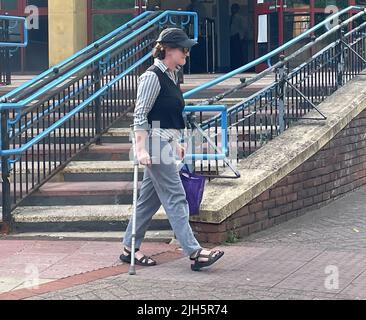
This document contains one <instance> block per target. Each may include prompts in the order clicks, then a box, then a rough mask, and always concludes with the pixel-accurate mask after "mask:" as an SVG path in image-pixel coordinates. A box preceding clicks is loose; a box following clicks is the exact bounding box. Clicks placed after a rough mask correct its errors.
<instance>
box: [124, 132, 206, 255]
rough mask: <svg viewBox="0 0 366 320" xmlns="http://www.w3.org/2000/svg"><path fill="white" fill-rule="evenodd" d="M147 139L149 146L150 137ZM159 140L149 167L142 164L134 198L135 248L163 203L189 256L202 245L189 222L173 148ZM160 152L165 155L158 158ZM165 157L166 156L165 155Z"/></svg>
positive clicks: (129, 237) (128, 235) (129, 233)
mask: <svg viewBox="0 0 366 320" xmlns="http://www.w3.org/2000/svg"><path fill="white" fill-rule="evenodd" d="M153 139H154V140H155V142H154V143H158V142H157V141H156V140H160V139H156V138H153ZM149 141H150V150H151V141H152V138H150V139H149ZM159 144H160V146H158V147H156V146H155V147H153V148H152V152H150V155H152V162H153V164H152V166H151V167H146V168H145V171H144V179H143V182H142V186H141V190H140V196H139V198H138V201H137V210H136V248H140V246H141V243H142V241H143V239H144V237H145V233H146V231H147V229H148V227H149V224H150V222H151V220H152V217H153V216H154V215H155V213H156V212H157V211H158V210H159V208H160V207H161V205H163V207H164V209H165V212H166V214H167V216H168V219H169V222H170V224H171V226H172V229H173V231H174V233H175V236H176V238H177V240H178V241H179V243H180V245H181V247H182V249H183V251H184V253H185V254H186V255H187V256H190V255H192V254H193V253H194V252H196V251H197V250H199V249H201V246H200V245H199V243H198V242H197V240H196V238H195V236H194V234H193V231H192V228H191V226H190V224H189V206H188V202H187V200H186V194H185V190H184V188H183V185H182V181H181V179H180V176H179V171H178V168H177V165H176V163H175V151H174V150H173V144H172V143H169V142H168V141H164V140H161V141H160V143H159ZM154 149H155V151H154ZM163 154H164V159H162V158H161V157H162V155H163ZM167 157H168V158H169V159H166V158H167ZM157 160H158V161H157ZM166 160H168V161H166ZM158 162H159V163H158ZM167 162H168V163H167ZM123 244H124V245H125V246H127V247H131V245H132V219H131V220H130V223H129V224H128V227H127V230H126V234H125V237H124V240H123Z"/></svg>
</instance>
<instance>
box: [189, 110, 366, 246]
mask: <svg viewBox="0 0 366 320" xmlns="http://www.w3.org/2000/svg"><path fill="white" fill-rule="evenodd" d="M364 184H366V110H365V111H363V112H362V113H361V114H360V115H359V116H358V117H357V118H355V119H354V120H352V121H351V122H350V123H349V125H348V126H347V127H346V128H344V129H343V130H342V131H341V132H340V133H338V135H337V136H336V137H334V139H332V140H331V141H330V142H329V143H328V144H327V145H325V146H324V147H323V148H322V149H321V150H320V151H319V152H318V153H317V154H315V155H314V156H312V157H311V158H310V159H308V160H307V161H306V162H304V163H303V164H302V165H300V166H299V167H298V168H297V169H296V170H294V171H293V172H291V173H290V174H289V175H288V176H286V177H285V178H284V179H282V180H281V181H279V182H278V183H276V184H275V185H274V186H273V187H271V188H270V189H269V190H267V191H265V192H264V193H262V194H261V195H260V196H258V197H257V198H255V199H254V200H252V201H251V202H250V203H248V204H247V205H246V206H244V207H243V208H241V209H240V210H239V211H237V212H236V213H234V214H233V215H232V216H230V217H229V218H228V219H227V220H225V221H224V222H223V223H221V224H207V223H199V222H192V228H193V230H194V231H195V232H197V238H198V239H199V241H202V242H210V243H222V242H225V241H226V240H227V239H228V236H229V235H230V234H235V236H237V237H244V236H247V235H249V234H251V233H253V232H257V231H260V230H263V229H266V228H268V227H271V226H273V225H275V224H278V223H281V222H284V221H286V220H288V219H291V218H294V217H297V216H299V215H302V214H304V213H306V212H308V211H311V210H314V209H317V208H320V207H321V206H324V205H326V204H328V203H329V202H331V201H334V200H335V199H337V198H339V197H341V196H342V195H344V194H346V193H347V192H350V191H352V190H355V189H356V188H358V187H360V186H362V185H364Z"/></svg>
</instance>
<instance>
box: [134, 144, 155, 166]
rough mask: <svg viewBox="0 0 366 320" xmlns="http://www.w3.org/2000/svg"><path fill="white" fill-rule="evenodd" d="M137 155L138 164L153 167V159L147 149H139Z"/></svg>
mask: <svg viewBox="0 0 366 320" xmlns="http://www.w3.org/2000/svg"><path fill="white" fill-rule="evenodd" d="M136 154H137V160H138V162H139V163H140V164H141V165H143V166H148V167H150V166H151V164H152V163H151V157H150V154H149V153H148V152H147V150H146V149H145V148H141V149H138V150H137V151H136Z"/></svg>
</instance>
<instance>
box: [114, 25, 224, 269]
mask: <svg viewBox="0 0 366 320" xmlns="http://www.w3.org/2000/svg"><path fill="white" fill-rule="evenodd" d="M196 44H197V42H195V41H194V40H191V39H189V38H188V36H187V34H186V33H185V32H184V31H183V30H181V29H178V28H168V29H165V30H163V31H162V32H161V34H160V36H159V38H158V40H157V44H156V46H155V48H154V50H153V57H154V58H155V61H154V64H153V65H152V66H151V67H150V68H149V69H148V70H147V71H146V72H145V73H144V74H143V75H142V76H141V77H140V78H139V83H138V90H137V100H136V109H135V113H134V134H135V139H136V154H137V160H138V161H139V163H140V164H142V165H144V166H145V171H144V179H143V182H142V186H141V190H140V196H139V199H138V202H137V210H136V248H137V249H136V258H135V263H136V265H142V266H155V265H156V261H154V260H153V259H151V258H150V257H147V256H145V255H144V254H143V253H141V252H140V250H139V248H140V246H141V243H142V241H143V239H144V237H145V233H146V230H147V228H148V226H149V224H150V222H151V219H152V217H153V216H154V214H155V213H156V212H157V211H158V210H159V208H160V206H161V205H163V207H164V209H165V212H166V214H167V216H168V219H169V222H170V224H171V226H172V228H173V231H174V233H175V235H176V238H177V239H178V241H179V243H180V245H181V247H182V249H183V251H184V253H185V254H186V255H187V257H189V258H190V260H192V261H194V264H192V267H191V268H192V270H194V271H199V270H200V269H201V268H204V267H208V266H211V265H212V264H214V263H215V262H216V261H217V260H219V259H220V258H221V257H222V256H223V255H224V252H222V251H219V250H216V251H209V250H205V249H203V248H202V247H201V246H200V245H199V243H198V242H197V240H196V238H195V237H194V234H193V232H192V229H191V226H190V224H189V206H188V202H187V200H186V194H185V191H184V188H183V185H182V182H181V179H180V175H179V171H178V167H177V165H176V161H175V159H176V157H179V158H180V159H183V158H184V156H185V149H184V147H183V146H182V145H181V144H180V139H181V137H182V130H184V128H185V122H184V119H183V115H182V113H183V110H184V107H185V101H184V99H183V95H182V92H181V90H180V88H179V86H178V75H177V73H178V71H179V70H180V68H181V67H183V66H184V65H185V64H186V58H187V57H188V56H189V51H190V49H191V48H192V47H193V46H194V45H196ZM131 231H132V222H131V221H130V223H129V225H128V227H127V230H126V235H125V238H124V240H123V244H124V249H123V253H122V255H121V257H120V259H121V260H122V261H123V262H126V263H131V244H132V232H131Z"/></svg>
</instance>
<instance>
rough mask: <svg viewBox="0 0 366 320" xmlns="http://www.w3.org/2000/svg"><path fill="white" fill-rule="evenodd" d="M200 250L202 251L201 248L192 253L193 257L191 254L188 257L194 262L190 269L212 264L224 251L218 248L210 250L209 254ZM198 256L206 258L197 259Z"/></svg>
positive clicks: (197, 269)
mask: <svg viewBox="0 0 366 320" xmlns="http://www.w3.org/2000/svg"><path fill="white" fill-rule="evenodd" d="M202 251H203V249H200V250H198V251H196V252H195V253H194V256H193V257H192V256H191V257H190V259H191V260H192V261H194V264H192V265H191V269H192V271H200V270H201V269H202V268H206V267H209V266H211V265H213V264H214V263H215V262H216V261H217V260H219V259H220V258H222V256H223V255H224V252H223V251H220V250H216V251H211V253H210V254H209V255H207V254H201V252H202ZM215 254H216V255H215ZM214 255H215V256H214ZM199 258H207V259H208V260H207V261H205V262H202V261H199Z"/></svg>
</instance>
